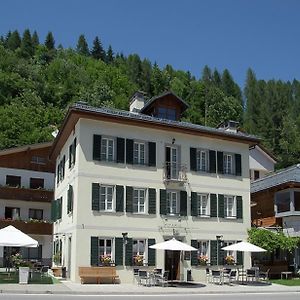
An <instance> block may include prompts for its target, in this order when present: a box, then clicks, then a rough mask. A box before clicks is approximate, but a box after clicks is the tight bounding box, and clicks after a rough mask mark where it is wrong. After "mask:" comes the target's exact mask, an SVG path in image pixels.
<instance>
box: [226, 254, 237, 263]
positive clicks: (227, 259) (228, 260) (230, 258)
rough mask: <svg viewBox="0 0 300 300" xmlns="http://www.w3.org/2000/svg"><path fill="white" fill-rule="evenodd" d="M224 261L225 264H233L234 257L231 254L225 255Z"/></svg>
mask: <svg viewBox="0 0 300 300" xmlns="http://www.w3.org/2000/svg"><path fill="white" fill-rule="evenodd" d="M225 262H226V264H227V265H233V264H234V263H235V259H234V257H233V256H232V255H227V256H226V257H225Z"/></svg>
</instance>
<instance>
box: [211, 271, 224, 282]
mask: <svg viewBox="0 0 300 300" xmlns="http://www.w3.org/2000/svg"><path fill="white" fill-rule="evenodd" d="M216 280H217V282H218V283H219V284H222V276H221V271H217V270H211V281H212V282H213V283H215V281H216Z"/></svg>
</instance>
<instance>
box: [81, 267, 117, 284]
mask: <svg viewBox="0 0 300 300" xmlns="http://www.w3.org/2000/svg"><path fill="white" fill-rule="evenodd" d="M79 277H80V280H81V283H82V284H84V283H90V282H91V281H92V282H95V283H102V282H103V281H107V280H108V281H109V282H111V283H116V280H117V279H119V276H118V275H117V273H116V268H115V267H79Z"/></svg>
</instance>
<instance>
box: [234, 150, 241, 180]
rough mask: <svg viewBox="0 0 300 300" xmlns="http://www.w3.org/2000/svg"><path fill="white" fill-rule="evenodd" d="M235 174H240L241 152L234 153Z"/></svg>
mask: <svg viewBox="0 0 300 300" xmlns="http://www.w3.org/2000/svg"><path fill="white" fill-rule="evenodd" d="M234 157H235V175H236V176H241V175H242V156H241V154H235V155H234Z"/></svg>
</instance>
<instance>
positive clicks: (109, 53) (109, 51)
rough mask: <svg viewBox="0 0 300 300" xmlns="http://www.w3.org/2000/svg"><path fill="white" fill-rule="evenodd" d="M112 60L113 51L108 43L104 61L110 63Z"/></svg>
mask: <svg viewBox="0 0 300 300" xmlns="http://www.w3.org/2000/svg"><path fill="white" fill-rule="evenodd" d="M113 61H114V52H113V49H112V47H111V45H109V46H108V49H107V51H106V62H107V63H109V64H110V63H112V62H113Z"/></svg>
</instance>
